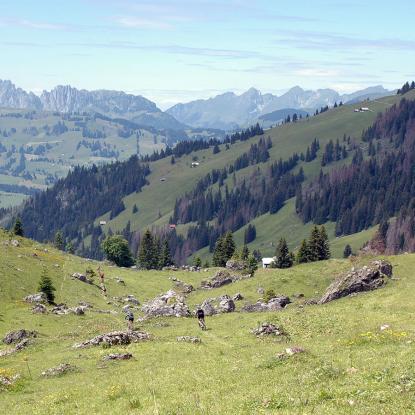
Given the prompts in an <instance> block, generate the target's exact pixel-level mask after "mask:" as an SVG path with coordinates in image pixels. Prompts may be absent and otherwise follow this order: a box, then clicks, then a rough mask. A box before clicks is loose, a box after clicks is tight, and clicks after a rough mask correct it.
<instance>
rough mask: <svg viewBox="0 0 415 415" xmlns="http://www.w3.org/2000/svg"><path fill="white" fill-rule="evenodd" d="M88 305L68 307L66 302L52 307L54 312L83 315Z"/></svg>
mask: <svg viewBox="0 0 415 415" xmlns="http://www.w3.org/2000/svg"><path fill="white" fill-rule="evenodd" d="M86 309H87V307H84V306H77V307H71V308H70V307H68V306H67V305H66V304H58V305H57V306H55V307H53V308H52V313H53V314H58V315H66V314H75V315H77V316H83V315H84V314H85V310H86Z"/></svg>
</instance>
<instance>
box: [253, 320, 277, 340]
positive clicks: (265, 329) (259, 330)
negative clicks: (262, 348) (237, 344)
mask: <svg viewBox="0 0 415 415" xmlns="http://www.w3.org/2000/svg"><path fill="white" fill-rule="evenodd" d="M251 332H252V333H253V334H255V336H258V337H262V336H283V335H285V333H284V330H283V329H282V328H280V327H278V326H277V325H275V324H272V323H262V324H260V325H259V326H258V327H256V328H254V329H252V330H251Z"/></svg>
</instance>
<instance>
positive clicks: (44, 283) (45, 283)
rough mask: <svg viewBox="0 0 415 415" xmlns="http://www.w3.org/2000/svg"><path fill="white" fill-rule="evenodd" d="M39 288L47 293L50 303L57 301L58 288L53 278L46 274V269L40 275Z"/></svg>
mask: <svg viewBox="0 0 415 415" xmlns="http://www.w3.org/2000/svg"><path fill="white" fill-rule="evenodd" d="M38 290H39V291H40V292H42V293H44V294H45V295H46V299H47V300H48V303H49V304H52V303H53V302H54V301H55V294H54V293H53V292H54V291H56V288H55V287H54V286H53V283H52V280H51V279H50V278H49V277H48V276H47V275H46V273H45V271H44V272H43V274H42V276H41V277H40V281H39V286H38Z"/></svg>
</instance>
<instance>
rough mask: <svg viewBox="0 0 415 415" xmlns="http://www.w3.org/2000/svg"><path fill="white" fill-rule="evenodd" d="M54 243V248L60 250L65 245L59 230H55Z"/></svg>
mask: <svg viewBox="0 0 415 415" xmlns="http://www.w3.org/2000/svg"><path fill="white" fill-rule="evenodd" d="M54 245H55V248H57V249H59V250H60V251H63V249H64V247H65V242H64V240H63V235H62V232H61V231H58V232H56V234H55V242H54Z"/></svg>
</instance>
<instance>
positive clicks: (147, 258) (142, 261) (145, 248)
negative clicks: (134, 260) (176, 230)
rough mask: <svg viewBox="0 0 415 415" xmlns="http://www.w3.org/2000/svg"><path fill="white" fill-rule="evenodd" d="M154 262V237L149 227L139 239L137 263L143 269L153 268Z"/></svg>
mask: <svg viewBox="0 0 415 415" xmlns="http://www.w3.org/2000/svg"><path fill="white" fill-rule="evenodd" d="M154 262H155V252H154V238H153V235H152V233H151V232H150V230H149V229H147V230H146V232H145V233H144V236H143V238H142V239H141V244H140V250H139V252H138V264H139V266H140V267H141V268H144V269H153V268H154Z"/></svg>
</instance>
